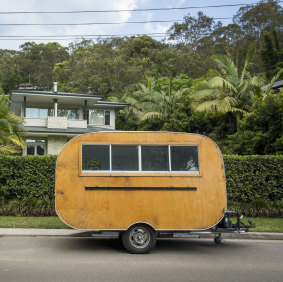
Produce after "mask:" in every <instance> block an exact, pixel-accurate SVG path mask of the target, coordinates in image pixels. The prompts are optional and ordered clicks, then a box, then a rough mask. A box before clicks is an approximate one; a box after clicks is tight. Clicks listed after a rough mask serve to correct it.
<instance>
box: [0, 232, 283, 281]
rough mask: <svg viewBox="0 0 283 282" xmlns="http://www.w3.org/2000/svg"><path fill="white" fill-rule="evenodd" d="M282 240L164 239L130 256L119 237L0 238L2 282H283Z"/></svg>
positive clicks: (0, 272)
mask: <svg viewBox="0 0 283 282" xmlns="http://www.w3.org/2000/svg"><path fill="white" fill-rule="evenodd" d="M282 277H283V241H264V240H224V242H223V244H222V245H220V246H218V245H215V244H214V243H213V241H212V240H204V239H190V240H185V239H183V240H181V239H178V240H176V239H173V240H172V239H162V240H158V242H157V245H156V247H155V249H154V250H153V251H152V253H151V254H147V255H131V254H128V253H126V252H125V251H124V249H123V247H122V246H121V244H120V241H119V240H117V239H112V240H108V239H92V238H70V237H2V238H0V281H1V282H6V281H9V282H12V281H29V282H30V281H40V282H45V281H68V282H71V281H123V282H125V281H131V282H132V281H175V282H177V281H249V282H251V281H257V282H258V281H282V280H283V278H282Z"/></svg>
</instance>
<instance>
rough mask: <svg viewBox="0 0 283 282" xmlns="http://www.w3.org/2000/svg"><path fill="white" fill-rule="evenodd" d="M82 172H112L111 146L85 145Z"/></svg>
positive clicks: (83, 147)
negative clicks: (110, 160)
mask: <svg viewBox="0 0 283 282" xmlns="http://www.w3.org/2000/svg"><path fill="white" fill-rule="evenodd" d="M82 170H110V162H109V145H83V146H82Z"/></svg>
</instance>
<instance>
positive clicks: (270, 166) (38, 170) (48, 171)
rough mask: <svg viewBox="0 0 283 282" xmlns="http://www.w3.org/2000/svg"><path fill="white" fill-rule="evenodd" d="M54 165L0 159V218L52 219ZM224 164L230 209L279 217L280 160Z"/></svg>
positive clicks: (282, 199) (282, 195)
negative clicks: (243, 209)
mask: <svg viewBox="0 0 283 282" xmlns="http://www.w3.org/2000/svg"><path fill="white" fill-rule="evenodd" d="M55 163H56V156H4V155H0V215H33V216H36V215H37V216H45V215H55V211H54V183H55V181H54V180H55ZM224 163H225V172H226V184H227V197H228V203H229V205H230V206H232V207H238V208H240V209H241V207H248V205H249V204H250V203H252V206H251V207H253V208H252V210H253V212H252V214H253V215H255V214H257V213H258V214H260V210H263V209H265V210H266V211H267V212H265V213H264V214H265V215H267V216H268V215H272V216H278V214H279V216H281V215H282V207H283V156H279V155H278V156H235V155H224ZM271 208H273V210H274V211H273V212H271V213H270V210H271ZM245 210H246V213H247V214H249V213H251V212H249V210H250V207H249V208H246V209H245Z"/></svg>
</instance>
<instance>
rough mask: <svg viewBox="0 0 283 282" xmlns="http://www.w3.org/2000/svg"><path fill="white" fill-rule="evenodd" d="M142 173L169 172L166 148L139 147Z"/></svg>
mask: <svg viewBox="0 0 283 282" xmlns="http://www.w3.org/2000/svg"><path fill="white" fill-rule="evenodd" d="M141 157H142V171H169V161H168V160H169V158H168V146H141Z"/></svg>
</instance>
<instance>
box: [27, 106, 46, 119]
mask: <svg viewBox="0 0 283 282" xmlns="http://www.w3.org/2000/svg"><path fill="white" fill-rule="evenodd" d="M47 116H48V109H40V108H26V117H27V118H47Z"/></svg>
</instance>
